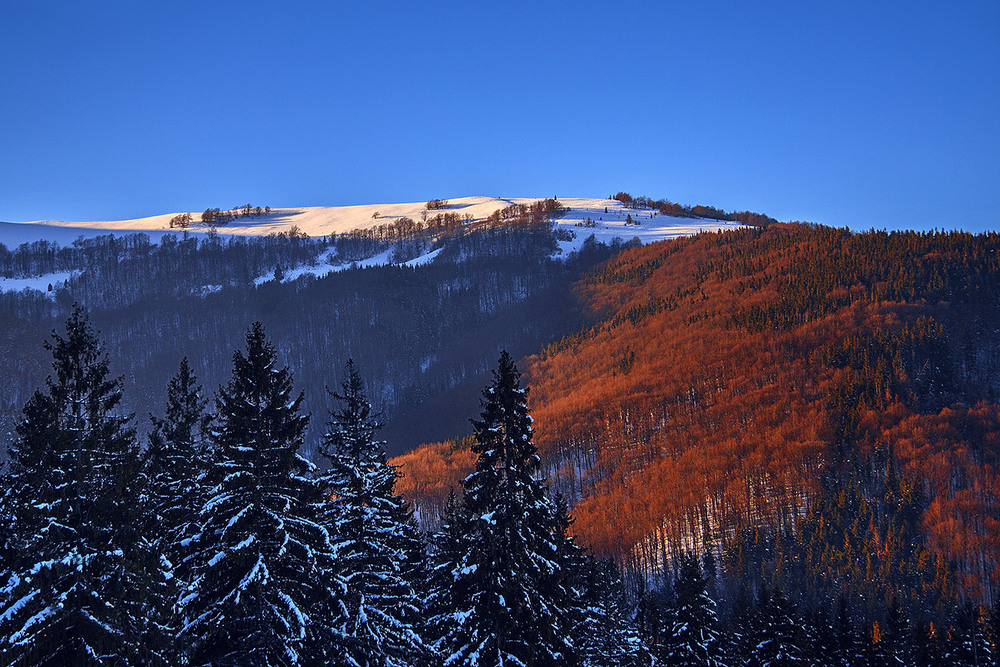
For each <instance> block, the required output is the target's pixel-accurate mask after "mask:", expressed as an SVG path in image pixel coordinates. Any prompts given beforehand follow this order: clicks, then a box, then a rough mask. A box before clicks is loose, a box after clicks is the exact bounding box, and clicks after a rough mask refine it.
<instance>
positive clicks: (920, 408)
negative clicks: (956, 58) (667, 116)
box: [0, 193, 1000, 667]
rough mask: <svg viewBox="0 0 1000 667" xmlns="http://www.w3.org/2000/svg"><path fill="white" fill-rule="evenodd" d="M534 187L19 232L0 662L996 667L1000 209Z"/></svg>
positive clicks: (0, 261)
mask: <svg viewBox="0 0 1000 667" xmlns="http://www.w3.org/2000/svg"><path fill="white" fill-rule="evenodd" d="M622 196H628V195H625V193H619V195H618V196H617V197H618V198H621V197H622ZM629 200H630V202H631V203H633V204H634V205H635V206H637V207H647V208H654V209H657V208H658V209H661V210H662V209H664V208H667V209H670V207H671V206H677V205H674V204H671V203H670V202H666V201H664V200H658V201H653V200H647V199H644V198H636V199H633V198H631V197H630V196H629ZM622 201H624V199H623V200H622ZM701 208H705V207H681V209H678V210H680V212H681V214H689V215H702V216H704V215H706V213H705V211H699V210H697V209H701ZM670 210H673V209H670ZM505 211H506V212H504V213H502V214H498V215H497V216H496V217H495V219H493V218H491V219H490V220H488V221H486V222H485V223H483V224H482V225H480V226H478V227H475V228H472V227H469V226H468V225H467V224H466V223H467V222H468V221H463V220H462V219H460V218H457V217H455V218H448V217H447V216H448V214H445V213H442V214H437V215H436V216H435V217H432V218H430V220H428V221H424V222H423V223H415V222H413V221H410V223H412V225H411V224H410V223H405V222H404V223H403V224H399V223H398V222H397V223H395V224H387V225H384V226H381V227H378V228H374V230H370V231H367V232H365V233H358V234H353V235H344V236H342V237H333V238H323V239H310V238H307V237H303V236H301V235H299V234H285V235H281V236H273V237H265V238H262V239H255V240H254V239H226V238H223V237H220V236H217V235H211V236H209V237H208V238H206V239H204V240H196V239H195V238H193V237H187V238H186V237H183V236H181V237H178V238H173V237H165V240H164V241H163V242H162V243H161V244H151V243H149V241H148V239H146V238H145V237H144V236H141V235H136V236H133V237H125V238H121V237H118V238H115V237H110V236H109V237H102V238H98V239H95V240H92V241H83V240H81V241H79V242H77V243H76V244H74V245H73V246H72V247H69V248H62V247H58V246H54V245H49V244H45V243H40V244H33V245H26V246H22V247H20V248H17V249H15V250H7V249H3V248H0V250H2V252H0V271H2V272H3V273H4V275H7V276H20V275H31V274H37V273H55V272H64V273H66V274H67V275H69V276H70V277H69V279H68V280H67V282H66V283H65V284H59V285H54V286H53V289H52V290H51V292H47V293H38V292H29V291H26V292H21V293H3V294H0V318H2V321H3V323H4V335H3V337H2V340H0V344H2V345H3V346H4V347H5V349H4V354H3V355H0V369H2V371H3V373H2V375H0V378H2V379H0V397H2V400H3V402H4V405H3V406H0V407H2V408H3V414H4V419H5V421H4V424H5V427H4V429H3V433H4V443H3V444H4V449H5V450H6V453H7V461H6V465H5V468H4V472H3V477H4V479H3V486H2V494H3V495H2V498H0V514H2V516H0V664H3V665H24V666H28V665H32V666H33V665H248V666H258V665H260V666H272V665H273V666H278V665H281V666H286V665H345V666H348V665H350V666H365V667H375V666H379V667H404V666H410V665H413V666H418V667H422V666H427V667H433V666H444V665H448V666H458V665H485V666H489V667H500V666H509V665H522V666H532V667H534V666H539V667H541V666H548V665H557V666H558V665H566V666H573V667H577V666H579V667H610V666H612V665H624V666H643V667H647V666H649V667H651V666H652V665H684V666H688V665H705V666H715V667H743V666H751V665H752V666H764V665H769V666H778V665H823V666H825V665H831V666H833V665H836V666H838V667H841V666H852V667H853V666H857V667H861V666H869V665H912V666H914V667H917V666H919V667H929V666H931V665H977V666H978V665H996V664H1000V609H998V600H1000V508H998V505H997V498H998V497H1000V472H998V471H1000V458H998V448H997V446H998V441H1000V403H998V401H997V396H998V392H1000V353H998V350H1000V237H998V236H997V235H996V234H981V235H975V236H974V235H971V234H966V233H960V232H951V233H944V232H933V233H916V232H902V233H899V232H893V233H887V232H875V231H873V232H867V233H851V232H848V231H846V230H837V229H831V228H826V227H819V226H815V225H804V224H781V223H776V222H774V221H773V220H771V219H770V218H767V216H761V215H759V214H751V213H742V214H723V213H722V212H718V214H719V215H726V216H740V215H742V216H744V217H746V218H747V219H746V220H745V222H751V223H753V224H754V225H756V226H754V227H746V228H743V229H740V230H737V231H729V232H724V233H702V234H698V235H696V236H692V237H688V238H682V239H678V240H674V241H665V242H660V243H655V244H651V245H648V246H642V247H634V244H617V245H612V246H603V245H599V244H596V243H588V244H585V245H584V247H583V250H582V251H581V252H580V253H579V254H576V255H574V256H572V257H570V258H569V259H563V258H557V259H554V258H553V251H554V248H555V247H556V245H555V241H556V237H555V232H554V230H553V227H552V225H551V224H550V222H549V221H550V219H551V218H552V217H553V216H556V215H558V209H557V206H556V204H555V203H554V200H546V202H542V203H540V204H539V205H537V206H536V207H521V208H512V209H509V210H505ZM712 211H715V209H711V211H709V212H712ZM675 213H676V212H675ZM736 219H740V220H742V218H736ZM428 230H433V231H428ZM167 238H169V239H170V240H166V239H167ZM430 248H439V249H440V250H441V252H440V254H439V255H438V261H435V262H434V263H432V264H428V265H426V266H419V267H406V266H390V267H379V268H349V267H348V268H345V269H344V270H343V271H339V272H335V273H331V274H330V275H328V276H326V277H324V278H315V277H311V276H306V277H301V278H297V279H295V278H294V277H289V274H290V273H292V272H294V271H295V270H296V269H297V268H298V267H302V266H304V265H307V264H308V263H310V262H319V261H321V260H322V259H323V258H324V257H328V256H329V255H330V254H331V253H333V254H335V255H337V256H339V257H341V258H344V257H348V258H351V259H358V260H359V259H363V258H364V257H368V256H371V255H372V254H376V253H379V252H395V253H399V254H400V257H401V258H403V259H404V260H405V258H408V257H416V256H419V255H421V254H424V253H426V252H427V251H428V250H429V249H430ZM442 257H443V260H442V259H441V258H442ZM420 443H425V444H423V445H422V446H420V447H415V445H417V444H420ZM393 455H398V456H395V458H391V457H392V456H393Z"/></svg>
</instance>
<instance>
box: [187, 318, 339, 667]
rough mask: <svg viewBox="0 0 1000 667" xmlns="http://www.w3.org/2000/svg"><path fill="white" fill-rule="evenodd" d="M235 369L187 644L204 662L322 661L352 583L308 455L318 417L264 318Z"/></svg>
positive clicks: (211, 474)
mask: <svg viewBox="0 0 1000 667" xmlns="http://www.w3.org/2000/svg"><path fill="white" fill-rule="evenodd" d="M233 366H234V368H233V376H232V379H231V380H230V381H229V383H228V384H227V385H226V386H225V387H223V388H221V389H220V390H219V393H218V397H217V399H216V410H217V414H216V420H217V421H216V425H215V426H216V430H215V431H214V432H213V433H212V441H213V445H214V452H213V459H212V461H211V464H210V467H209V471H208V473H207V475H206V480H207V487H208V493H207V496H206V498H207V499H206V501H205V503H204V505H203V506H202V508H201V510H200V512H199V518H198V521H199V524H200V535H199V537H198V539H197V540H196V542H195V544H194V553H193V554H192V556H191V564H192V570H193V575H194V576H193V582H192V584H191V586H190V591H189V592H188V593H187V595H186V596H185V597H184V598H183V599H182V600H181V607H182V614H183V618H184V621H185V623H184V626H183V629H182V632H181V641H182V642H184V643H185V644H187V645H188V646H189V647H190V653H189V656H190V661H191V663H192V664H197V665H206V664H212V665H254V666H270V665H282V666H288V665H300V664H312V663H313V662H314V661H315V660H316V656H317V655H320V654H322V653H323V652H324V651H326V650H333V651H335V649H330V647H331V646H334V645H337V644H338V642H339V635H338V633H337V629H338V627H339V624H338V622H337V619H332V618H329V617H327V613H329V611H330V610H331V609H335V608H336V605H335V604H334V603H331V602H330V599H331V598H336V597H338V596H340V595H342V593H343V584H342V582H340V581H338V580H337V579H336V578H335V577H333V576H332V575H331V574H330V563H329V558H330V552H331V549H332V545H331V542H330V539H329V535H328V533H327V531H326V529H325V528H323V527H322V526H321V525H320V524H318V523H317V522H316V521H315V520H314V514H315V511H314V508H315V505H316V502H317V500H318V498H317V494H316V488H315V486H314V485H313V483H312V481H311V480H310V479H309V478H308V477H307V476H306V475H307V473H308V472H309V470H310V468H311V464H309V462H308V461H306V460H305V459H304V458H302V457H301V456H300V455H299V453H298V450H299V447H300V446H301V444H302V437H303V432H304V430H305V428H306V423H307V421H308V416H307V415H303V414H301V413H300V407H299V406H300V404H301V402H302V396H301V394H300V395H299V396H298V397H295V396H293V394H292V376H291V373H290V372H289V370H288V369H287V368H278V367H277V359H276V353H275V349H274V346H272V345H271V344H270V343H268V342H267V340H266V338H265V335H264V329H263V327H262V326H261V324H260V323H259V322H257V323H255V324H254V325H253V327H252V328H251V330H250V332H249V333H248V334H247V353H246V355H245V356H244V355H243V353H241V352H238V351H237V352H236V353H235V354H234V355H233ZM341 652H342V649H341Z"/></svg>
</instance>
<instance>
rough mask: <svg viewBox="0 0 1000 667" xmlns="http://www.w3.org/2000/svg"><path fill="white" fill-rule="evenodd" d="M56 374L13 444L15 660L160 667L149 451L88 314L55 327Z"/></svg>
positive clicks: (28, 408) (7, 626) (10, 628)
mask: <svg viewBox="0 0 1000 667" xmlns="http://www.w3.org/2000/svg"><path fill="white" fill-rule="evenodd" d="M45 348H46V349H47V350H48V351H50V352H51V353H52V356H53V363H52V367H53V370H54V371H55V376H54V377H51V376H50V377H49V378H48V379H47V380H46V383H45V384H46V391H44V392H43V391H41V390H39V391H36V392H35V393H34V394H33V395H32V396H31V398H30V399H29V400H28V402H27V404H26V405H25V406H24V410H23V414H24V419H23V421H22V422H21V423H20V424H19V425H18V427H17V439H16V441H15V443H14V445H13V446H12V447H11V449H10V451H9V454H10V464H11V470H10V473H9V474H8V476H7V479H6V488H7V494H6V497H5V505H6V509H7V511H8V512H9V515H10V518H11V530H10V533H9V544H8V546H9V551H8V555H9V557H10V558H11V563H10V565H11V567H10V570H11V572H10V575H9V577H8V581H7V585H6V586H5V587H4V590H3V608H2V611H0V645H2V651H3V663H4V664H9V665H32V666H34V665H69V664H72V665H89V664H116V665H117V664H120V665H130V664H140V663H146V664H156V663H157V662H162V650H163V647H164V642H163V638H162V637H161V636H160V635H159V633H158V631H157V628H156V626H155V625H153V624H151V623H148V622H147V618H148V617H149V616H151V615H153V614H151V610H154V609H157V608H159V606H160V605H159V603H158V601H156V600H154V599H152V597H153V596H152V595H151V591H153V590H155V587H154V586H151V585H149V582H150V579H151V578H152V577H155V570H156V563H155V559H154V558H153V557H152V550H151V549H149V545H148V543H147V542H146V541H145V540H144V539H143V536H142V535H141V534H140V532H139V531H138V530H137V528H138V526H139V525H140V518H141V517H140V515H139V502H138V501H139V493H140V488H139V485H138V484H137V480H138V478H139V476H138V472H139V447H138V443H137V442H136V438H135V432H134V430H133V429H132V427H131V426H129V422H130V421H131V419H132V417H131V416H124V415H121V414H119V413H118V409H119V406H120V402H121V399H122V380H121V378H112V377H110V374H109V362H108V357H107V355H106V354H105V353H104V352H103V350H102V348H101V345H100V343H99V341H98V339H97V334H96V333H95V331H94V330H93V329H92V328H91V326H90V323H89V321H88V318H87V316H86V314H85V313H84V311H83V310H82V309H81V308H79V307H75V308H74V310H73V313H72V314H71V315H70V317H69V319H68V320H67V321H66V335H65V337H63V336H60V335H59V334H57V333H56V332H55V331H53V332H52V341H51V342H46V343H45Z"/></svg>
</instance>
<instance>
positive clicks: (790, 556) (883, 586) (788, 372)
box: [396, 224, 1000, 615]
mask: <svg viewBox="0 0 1000 667" xmlns="http://www.w3.org/2000/svg"><path fill="white" fill-rule="evenodd" d="M577 290H578V296H579V298H580V299H581V301H582V302H584V303H585V304H586V305H587V307H588V308H589V309H590V311H591V312H592V314H593V318H594V319H593V322H594V324H593V325H592V326H589V327H588V328H586V329H584V330H582V331H580V332H579V333H578V334H576V335H574V336H571V337H568V338H566V339H564V340H562V341H560V342H558V343H556V344H553V345H551V346H550V347H549V348H547V349H545V350H544V351H542V352H541V353H540V354H538V355H536V356H534V357H531V358H529V359H528V360H526V362H525V366H526V368H527V373H526V374H527V376H528V378H529V381H530V390H531V393H530V397H529V403H530V407H531V410H532V413H533V415H534V419H535V430H536V440H537V443H538V445H539V448H540V451H541V453H542V455H543V458H544V463H545V466H546V471H547V474H548V476H549V477H550V478H551V479H552V480H553V486H554V487H555V489H556V490H558V491H561V492H562V493H563V494H564V495H565V496H566V497H567V498H568V499H569V500H570V501H571V502H572V503H573V510H572V513H573V517H574V519H575V523H574V525H573V530H574V531H575V532H576V534H577V535H578V536H579V538H580V539H581V540H582V541H583V543H585V544H587V545H588V546H589V547H590V548H591V549H592V550H593V551H594V552H596V553H597V554H599V555H609V556H613V557H615V558H616V559H617V560H618V561H619V562H620V563H621V564H622V565H624V566H625V567H626V569H627V570H628V571H632V572H644V573H646V574H647V575H652V576H653V577H656V576H657V574H658V573H663V568H664V567H670V564H672V563H676V562H677V559H676V556H678V555H679V554H681V553H682V552H684V551H698V552H704V551H709V552H711V553H712V554H713V555H714V556H715V557H716V558H718V560H719V568H720V573H722V574H728V575H729V576H730V581H740V582H742V584H741V585H746V584H749V585H756V584H759V583H767V584H768V585H778V586H781V587H783V588H785V590H790V591H793V592H797V593H798V595H799V596H800V597H801V598H803V599H813V600H819V599H821V598H829V597H830V596H838V595H843V596H849V597H850V599H852V600H854V601H856V604H858V605H859V606H860V607H865V605H869V610H868V611H869V612H871V613H872V614H874V615H877V611H876V610H877V608H880V607H884V605H886V604H887V601H888V600H889V599H890V597H893V598H898V599H899V600H902V601H903V602H904V603H908V604H909V605H910V606H911V608H922V609H934V608H939V609H942V610H943V609H945V608H947V607H948V605H952V604H953V603H954V601H955V599H956V598H959V597H967V598H971V599H972V600H974V601H988V600H991V599H992V598H993V597H994V596H996V594H997V593H998V592H1000V588H998V586H1000V508H998V506H997V499H998V498H1000V456H998V438H1000V406H998V404H997V400H996V397H997V394H996V391H997V389H998V388H1000V236H998V235H997V234H986V235H978V236H974V235H970V234H966V233H915V232H903V233H898V232H894V233H886V232H871V233H863V234H852V233H850V232H848V231H846V230H836V229H830V228H824V227H816V226H811V225H799V224H773V225H769V226H767V227H764V228H757V229H751V228H747V229H744V230H740V231H735V232H726V233H722V234H714V233H713V234H700V235H697V236H694V237H691V238H686V239H680V240H676V241H669V242H662V243H657V244H653V245H650V246H646V247H639V248H634V249H631V250H628V251H626V252H624V253H622V254H621V255H619V256H617V257H616V258H614V259H612V260H611V261H610V262H609V263H607V264H605V265H603V266H602V267H600V268H599V269H597V270H595V271H593V272H592V273H591V274H589V275H588V276H587V277H586V278H585V279H584V280H583V281H581V283H580V284H579V285H578V287H577ZM471 460H472V459H471V457H470V455H469V453H468V451H467V448H465V447H463V446H462V445H461V443H446V444H438V445H433V446H429V447H427V448H424V449H421V450H417V451H415V452H411V453H410V454H408V455H406V456H405V457H401V458H400V459H397V460H396V463H397V464H398V465H402V466H403V472H404V477H403V479H402V480H400V484H401V486H400V488H401V489H402V490H403V491H404V493H406V494H408V495H409V496H410V498H411V499H412V500H414V501H415V504H416V505H417V506H418V507H419V508H420V509H421V510H423V511H424V513H425V515H429V514H433V513H434V512H435V511H436V510H437V509H438V508H439V507H441V506H443V504H444V496H446V495H447V493H448V491H449V489H450V488H455V489H457V488H459V484H458V481H459V480H460V479H461V478H462V477H463V476H464V475H465V474H466V473H467V471H468V469H469V468H470V466H471ZM720 595H721V596H722V597H726V595H727V594H726V592H725V591H720ZM729 595H730V596H735V590H731V591H729ZM865 601H867V602H865Z"/></svg>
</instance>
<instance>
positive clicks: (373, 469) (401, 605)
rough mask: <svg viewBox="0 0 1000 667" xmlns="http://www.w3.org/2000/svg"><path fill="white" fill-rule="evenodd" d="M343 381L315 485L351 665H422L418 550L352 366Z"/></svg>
mask: <svg viewBox="0 0 1000 667" xmlns="http://www.w3.org/2000/svg"><path fill="white" fill-rule="evenodd" d="M344 375H345V377H344V381H343V383H342V384H341V389H340V391H339V392H333V397H334V399H336V400H337V402H338V403H339V409H337V410H334V411H333V412H332V413H331V416H330V423H329V428H328V431H327V433H326V435H325V436H324V438H323V442H322V445H321V447H320V453H321V454H322V455H323V456H324V457H325V458H326V459H327V460H328V461H329V469H328V470H327V471H326V472H325V473H324V474H322V475H320V476H319V478H318V479H317V484H318V487H319V489H320V491H321V493H322V494H323V496H324V497H325V498H326V499H327V500H326V502H324V503H323V504H322V505H321V515H322V516H323V519H324V524H325V525H326V526H327V527H328V528H329V529H330V531H331V532H332V533H333V534H334V536H335V540H336V548H335V552H336V556H337V560H336V563H335V567H336V572H337V573H339V575H340V576H342V577H343V580H344V582H345V583H346V585H347V596H346V598H345V604H346V605H347V612H348V613H347V619H348V620H347V626H346V628H345V633H346V634H347V635H348V636H349V637H351V639H352V644H351V645H352V647H354V648H353V649H352V650H353V651H354V653H352V659H353V660H354V661H356V663H357V664H358V665H362V666H371V667H374V666H376V665H378V666H386V667H395V666H398V667H406V666H414V665H421V664H426V663H427V662H428V661H429V660H430V659H431V657H432V651H431V650H430V649H429V648H428V647H427V646H426V645H425V643H424V640H423V638H422V636H421V629H422V627H423V620H422V617H421V611H422V610H421V607H422V606H423V600H421V599H420V598H419V596H418V595H417V592H416V590H415V589H416V587H417V582H418V578H419V579H420V580H421V581H422V580H423V579H424V578H425V577H426V574H425V572H424V555H423V546H422V543H421V541H420V539H419V535H418V532H417V528H416V524H415V522H414V521H413V516H412V514H411V513H410V510H409V507H408V506H407V504H406V502H405V501H404V500H403V499H402V498H400V497H399V496H397V495H396V494H395V493H394V487H395V483H396V471H395V469H394V468H393V467H392V466H390V465H389V464H388V463H387V461H386V455H385V450H384V449H383V443H382V442H381V441H379V440H378V439H377V438H376V434H377V433H378V429H379V424H378V421H377V419H376V418H375V415H374V414H373V413H372V406H371V403H370V402H369V401H368V398H367V396H366V395H365V386H364V382H363V380H362V379H361V375H360V374H359V373H358V370H357V368H356V367H355V365H354V362H353V361H348V362H347V365H346V367H345V369H344Z"/></svg>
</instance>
